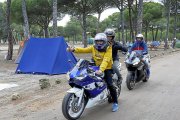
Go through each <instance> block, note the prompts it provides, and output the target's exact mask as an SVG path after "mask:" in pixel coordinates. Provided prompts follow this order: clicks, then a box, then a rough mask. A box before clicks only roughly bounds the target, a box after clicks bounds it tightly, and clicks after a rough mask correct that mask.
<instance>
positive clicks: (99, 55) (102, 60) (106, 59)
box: [74, 46, 112, 72]
mask: <svg viewBox="0 0 180 120" xmlns="http://www.w3.org/2000/svg"><path fill="white" fill-rule="evenodd" d="M74 52H75V53H92V57H93V59H94V61H95V64H96V65H97V66H100V70H101V71H102V72H103V71H104V70H106V69H112V47H110V46H108V47H107V49H106V51H105V52H99V51H98V50H96V48H95V47H94V46H89V47H86V48H80V47H76V48H75V51H74Z"/></svg>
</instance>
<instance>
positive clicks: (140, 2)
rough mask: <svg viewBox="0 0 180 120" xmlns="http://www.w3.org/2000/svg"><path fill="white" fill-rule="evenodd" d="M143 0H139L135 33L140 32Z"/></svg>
mask: <svg viewBox="0 0 180 120" xmlns="http://www.w3.org/2000/svg"><path fill="white" fill-rule="evenodd" d="M142 17H143V0H139V6H138V15H137V33H142Z"/></svg>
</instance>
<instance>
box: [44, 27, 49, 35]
mask: <svg viewBox="0 0 180 120" xmlns="http://www.w3.org/2000/svg"><path fill="white" fill-rule="evenodd" d="M44 37H45V38H49V32H48V25H45V26H44Z"/></svg>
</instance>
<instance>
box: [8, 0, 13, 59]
mask: <svg viewBox="0 0 180 120" xmlns="http://www.w3.org/2000/svg"><path fill="white" fill-rule="evenodd" d="M10 15H11V0H7V32H8V54H7V56H6V60H12V56H13V39H12V31H11V26H10Z"/></svg>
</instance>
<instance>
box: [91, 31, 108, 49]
mask: <svg viewBox="0 0 180 120" xmlns="http://www.w3.org/2000/svg"><path fill="white" fill-rule="evenodd" d="M97 41H103V44H98V43H97ZM94 42H95V48H96V49H97V50H100V51H101V50H104V49H105V48H106V47H107V45H108V43H107V37H106V34H104V33H97V34H96V36H95V38H94Z"/></svg>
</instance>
